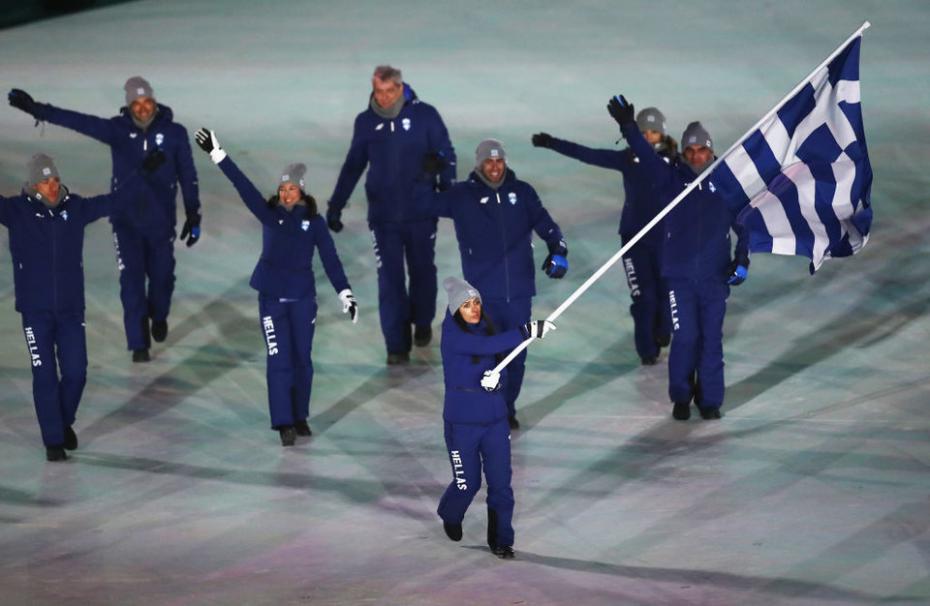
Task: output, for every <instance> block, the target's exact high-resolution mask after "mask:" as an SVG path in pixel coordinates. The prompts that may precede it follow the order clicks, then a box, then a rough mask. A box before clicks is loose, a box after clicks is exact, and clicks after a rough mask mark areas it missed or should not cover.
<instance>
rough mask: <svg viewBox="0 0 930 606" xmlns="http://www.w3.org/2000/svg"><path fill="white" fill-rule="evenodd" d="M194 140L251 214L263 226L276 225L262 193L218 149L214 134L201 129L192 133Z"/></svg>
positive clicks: (221, 150)
mask: <svg viewBox="0 0 930 606" xmlns="http://www.w3.org/2000/svg"><path fill="white" fill-rule="evenodd" d="M194 140H195V141H196V142H197V145H198V146H199V147H200V149H202V150H204V151H205V152H207V153H208V154H210V159H211V160H213V163H214V164H216V165H217V166H219V167H220V170H222V171H223V174H224V175H226V178H227V179H229V180H230V182H232V184H233V187H235V188H236V191H237V192H238V193H239V197H240V198H242V201H243V202H244V203H245V205H246V207H247V208H248V209H249V210H250V211H251V212H252V214H253V215H255V217H256V218H257V219H258V220H259V221H261V222H262V223H264V224H267V225H272V226H274V225H276V224H277V221H276V220H275V213H274V211H273V210H272V209H270V208H268V204H267V203H266V201H265V198H264V196H262V193H261V192H260V191H258V188H257V187H255V185H254V184H253V183H252V182H251V181H250V180H249V178H248V177H246V176H245V175H244V174H243V173H242V171H241V170H239V167H238V166H236V163H235V162H233V161H232V158H230V157H229V156H228V155H226V151H225V150H223V148H222V147H220V143H219V141H217V139H216V134H215V133H214V132H213V131H211V130H209V129H206V128H201V129H200V130H198V131H197V132H196V133H194Z"/></svg>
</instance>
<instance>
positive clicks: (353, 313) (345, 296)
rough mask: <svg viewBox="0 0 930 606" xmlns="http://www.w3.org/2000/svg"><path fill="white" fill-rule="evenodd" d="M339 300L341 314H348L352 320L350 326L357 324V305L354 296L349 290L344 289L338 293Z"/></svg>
mask: <svg viewBox="0 0 930 606" xmlns="http://www.w3.org/2000/svg"><path fill="white" fill-rule="evenodd" d="M339 300H340V301H342V313H344V314H346V313H347V314H349V316H350V317H351V318H352V324H358V303H356V302H355V295H353V294H352V289H351V288H346V289H345V290H343V291H341V292H340V293H339Z"/></svg>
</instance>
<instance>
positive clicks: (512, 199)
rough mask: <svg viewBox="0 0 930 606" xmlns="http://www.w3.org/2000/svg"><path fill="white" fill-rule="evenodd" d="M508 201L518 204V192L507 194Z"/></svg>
mask: <svg viewBox="0 0 930 606" xmlns="http://www.w3.org/2000/svg"><path fill="white" fill-rule="evenodd" d="M507 201H508V202H510V203H511V204H516V203H517V193H516V192H510V193H509V194H507Z"/></svg>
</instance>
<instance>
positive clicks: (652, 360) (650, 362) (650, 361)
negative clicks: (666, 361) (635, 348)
mask: <svg viewBox="0 0 930 606" xmlns="http://www.w3.org/2000/svg"><path fill="white" fill-rule="evenodd" d="M640 361H641V362H642V363H643V366H655V365H656V363H657V362H658V361H659V358H657V357H656V356H651V357H646V358H640Z"/></svg>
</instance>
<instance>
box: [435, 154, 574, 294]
mask: <svg viewBox="0 0 930 606" xmlns="http://www.w3.org/2000/svg"><path fill="white" fill-rule="evenodd" d="M419 193H420V196H421V197H422V198H423V199H425V200H428V201H430V202H429V208H430V210H431V212H432V214H433V215H434V216H439V217H446V218H449V219H452V221H453V223H454V224H455V235H456V237H457V239H458V242H459V253H461V255H462V273H463V274H464V276H465V280H467V281H468V283H469V284H471V285H472V286H474V287H475V288H476V289H477V290H478V292H480V293H481V295H482V296H483V297H485V298H488V299H505V300H508V301H509V300H510V299H519V298H525V297H532V296H534V295H535V294H536V267H537V265H536V262H535V261H534V260H533V246H532V242H533V232H534V231H535V232H536V233H537V234H539V237H540V238H542V239H543V240H544V241H545V242H546V245H547V246H548V247H549V249H550V250H552V249H554V248H555V247H557V246H558V245H559V243H560V242H561V241H562V230H560V229H559V226H558V225H556V223H555V221H553V220H552V217H551V216H549V213H548V211H546V209H545V208H543V205H542V202H541V201H540V200H539V196H538V195H537V194H536V190H535V189H533V187H532V186H531V185H530V184H529V183H527V182H525V181H520V180H519V179H517V176H516V174H515V173H514V172H513V171H512V170H510V169H509V168H508V169H507V173H506V174H505V175H504V180H503V182H502V183H501V185H500V187H499V188H498V189H497V190H496V191H495V190H494V189H492V188H490V187H488V186H487V185H485V183H484V182H483V181H482V180H481V179H479V178H478V176H477V175H476V174H475V173H474V172H472V173H471V175H469V177H468V180H467V181H463V182H461V183H456V184H455V185H453V186H452V187H451V188H450V189H449V190H448V191H446V192H442V193H434V192H431V191H427V189H426V188H423V187H421V188H420V190H419Z"/></svg>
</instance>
